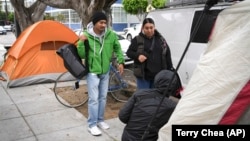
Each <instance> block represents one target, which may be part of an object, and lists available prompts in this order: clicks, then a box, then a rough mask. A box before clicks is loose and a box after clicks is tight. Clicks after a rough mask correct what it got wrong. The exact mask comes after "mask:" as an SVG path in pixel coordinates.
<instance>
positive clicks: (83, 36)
mask: <svg viewBox="0 0 250 141" xmlns="http://www.w3.org/2000/svg"><path fill="white" fill-rule="evenodd" d="M79 38H80V40H82V41H83V42H84V41H86V40H88V38H87V37H86V36H85V35H81V36H80V37H79Z"/></svg>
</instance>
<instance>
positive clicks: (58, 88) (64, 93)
mask: <svg viewBox="0 0 250 141" xmlns="http://www.w3.org/2000/svg"><path fill="white" fill-rule="evenodd" d="M54 93H55V96H56V99H57V100H58V101H59V102H60V103H61V104H63V105H64V106H66V107H70V108H75V107H79V106H81V105H83V104H84V103H86V102H87V101H88V94H87V87H86V84H85V82H84V81H82V80H81V81H79V80H77V79H76V78H74V77H73V76H72V75H71V74H70V73H69V72H65V73H63V74H61V75H60V76H59V77H58V78H57V80H56V82H55V85H54Z"/></svg>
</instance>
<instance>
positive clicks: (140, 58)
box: [138, 55, 147, 63]
mask: <svg viewBox="0 0 250 141" xmlns="http://www.w3.org/2000/svg"><path fill="white" fill-rule="evenodd" d="M138 60H139V61H140V62H141V63H143V62H145V61H146V60H147V57H146V56H144V55H139V57H138Z"/></svg>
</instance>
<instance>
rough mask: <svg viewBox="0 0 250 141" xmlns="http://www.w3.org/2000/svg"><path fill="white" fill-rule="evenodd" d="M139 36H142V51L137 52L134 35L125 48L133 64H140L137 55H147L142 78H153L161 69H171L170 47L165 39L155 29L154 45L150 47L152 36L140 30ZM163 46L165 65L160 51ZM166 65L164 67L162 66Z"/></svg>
mask: <svg viewBox="0 0 250 141" xmlns="http://www.w3.org/2000/svg"><path fill="white" fill-rule="evenodd" d="M139 36H141V37H143V38H144V53H138V52H137V49H138V43H137V39H136V37H135V38H133V39H132V40H131V44H130V46H129V48H128V50H127V53H126V54H127V56H128V57H129V58H131V59H133V60H134V64H135V65H141V64H142V63H140V62H139V60H138V57H139V55H141V54H143V55H145V56H146V57H147V60H146V62H144V63H145V64H144V66H145V67H144V79H146V80H154V77H155V75H156V74H157V73H158V72H160V71H161V70H163V69H168V70H173V64H172V59H171V53H170V48H169V47H168V44H167V42H166V40H165V39H164V38H163V37H162V35H161V34H160V33H159V32H158V31H157V30H155V34H154V38H155V39H154V40H155V41H154V46H152V47H151V45H152V43H153V38H148V37H146V36H145V35H144V34H143V33H142V32H141V33H139ZM163 47H166V48H167V52H166V56H165V57H166V59H165V60H166V62H165V63H166V65H163V62H162V52H163ZM164 66H166V68H164Z"/></svg>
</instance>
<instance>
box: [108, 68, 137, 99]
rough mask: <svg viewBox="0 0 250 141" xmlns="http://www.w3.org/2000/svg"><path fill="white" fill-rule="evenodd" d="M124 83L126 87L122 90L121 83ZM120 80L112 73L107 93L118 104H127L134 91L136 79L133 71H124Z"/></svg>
mask: <svg viewBox="0 0 250 141" xmlns="http://www.w3.org/2000/svg"><path fill="white" fill-rule="evenodd" d="M121 79H122V81H123V82H125V83H126V85H127V87H125V88H122V87H121V86H122V84H121V83H122V81H121ZM121 79H120V78H119V77H117V74H115V73H113V74H112V75H111V77H110V79H109V92H110V93H111V95H112V97H113V98H114V99H116V100H117V101H120V102H127V101H128V99H129V98H130V97H131V96H132V94H133V93H134V92H135V91H136V77H135V76H134V74H133V71H131V70H129V69H124V72H123V74H122V75H121Z"/></svg>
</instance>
